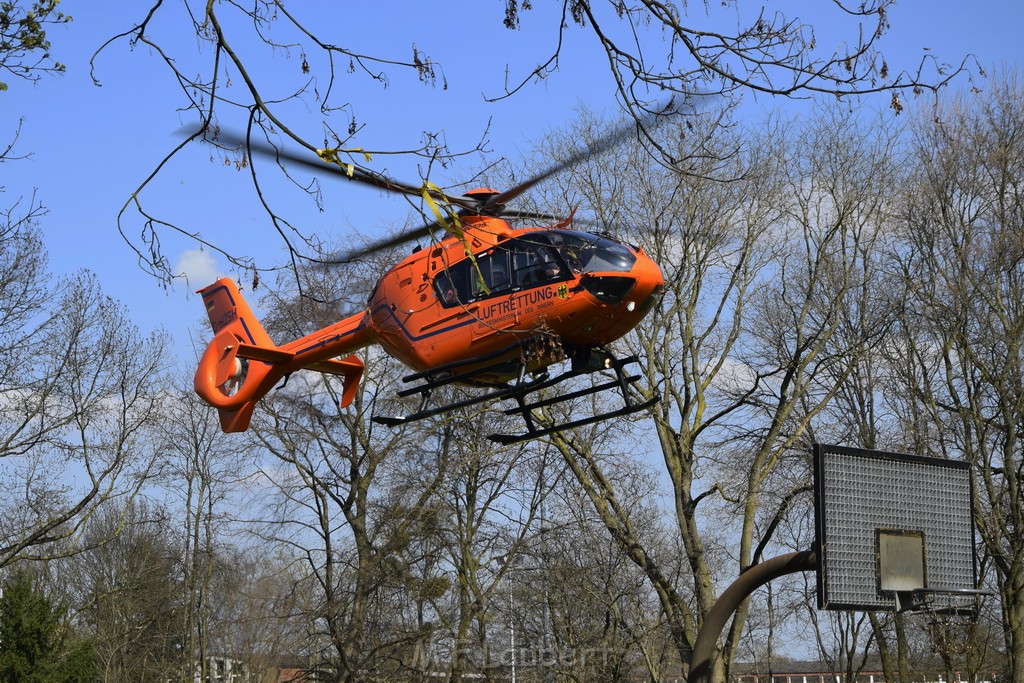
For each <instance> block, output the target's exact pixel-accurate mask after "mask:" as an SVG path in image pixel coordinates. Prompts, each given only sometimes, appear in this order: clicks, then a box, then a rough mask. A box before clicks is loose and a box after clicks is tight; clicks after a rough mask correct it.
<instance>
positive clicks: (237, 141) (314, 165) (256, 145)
mask: <svg viewBox="0 0 1024 683" xmlns="http://www.w3.org/2000/svg"><path fill="white" fill-rule="evenodd" d="M206 142H209V143H211V144H213V143H221V144H224V145H229V146H233V147H240V148H242V149H246V150H248V151H249V152H250V153H251V154H254V155H256V154H258V155H260V156H267V157H273V158H274V159H276V160H283V161H287V162H288V163H292V164H297V165H299V166H305V167H306V168H309V169H312V170H314V171H319V172H324V171H327V172H328V173H331V174H334V175H336V176H340V177H341V178H344V179H345V180H351V181H353V182H356V183H362V184H364V185H369V186H371V187H376V188H377V189H380V190H385V191H387V192H392V193H395V194H404V195H408V196H412V197H422V196H423V193H424V191H426V192H427V194H429V195H430V197H431V198H432V199H434V200H435V201H438V202H441V203H448V204H454V205H455V206H458V207H461V208H463V209H469V210H471V211H477V210H479V208H480V200H479V199H474V198H473V197H466V196H462V195H447V194H445V193H443V192H441V191H440V190H434V189H430V188H424V186H422V185H420V186H416V185H410V184H408V183H403V182H401V181H399V180H395V179H394V178H389V177H388V176H385V175H383V174H381V173H377V172H375V171H369V170H367V169H365V168H362V167H360V166H356V165H355V164H352V165H348V164H338V163H331V162H328V161H326V160H324V159H322V158H320V157H317V158H316V159H314V158H313V157H312V155H311V154H296V153H295V152H291V151H289V150H286V149H283V148H281V147H277V146H275V145H272V144H270V143H269V142H266V141H263V140H247V139H245V138H243V137H241V136H236V135H234V134H232V133H230V132H225V131H221V132H220V133H218V135H217V138H216V140H206Z"/></svg>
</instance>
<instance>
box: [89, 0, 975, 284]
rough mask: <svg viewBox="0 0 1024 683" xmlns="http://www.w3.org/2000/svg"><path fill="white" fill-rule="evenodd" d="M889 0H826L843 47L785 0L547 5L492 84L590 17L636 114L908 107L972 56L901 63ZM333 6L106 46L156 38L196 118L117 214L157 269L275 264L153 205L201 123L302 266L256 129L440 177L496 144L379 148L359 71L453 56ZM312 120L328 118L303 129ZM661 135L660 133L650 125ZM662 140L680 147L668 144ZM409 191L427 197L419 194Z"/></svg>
mask: <svg viewBox="0 0 1024 683" xmlns="http://www.w3.org/2000/svg"><path fill="white" fill-rule="evenodd" d="M892 2H893V0H875V1H874V2H869V3H861V4H859V5H854V4H852V3H846V2H835V3H833V4H830V5H827V10H826V11H825V12H823V13H822V14H821V15H815V20H817V21H822V22H831V23H832V24H833V25H840V26H842V29H841V35H840V36H839V37H838V38H837V39H836V40H835V46H833V45H831V44H827V42H828V41H826V39H824V38H820V37H819V36H817V35H816V32H815V30H814V28H813V23H814V20H812V21H810V22H808V21H805V20H802V19H800V18H798V17H795V16H791V15H785V14H783V13H781V12H778V13H775V14H773V15H769V14H767V13H766V12H765V11H764V10H763V9H762V10H761V11H760V12H756V11H755V12H754V13H753V14H749V13H748V12H747V11H746V8H745V7H744V6H743V5H741V3H735V2H729V3H725V5H724V6H723V7H721V8H719V7H713V6H711V5H706V6H704V10H705V16H703V17H699V18H698V17H696V16H693V15H691V14H690V12H689V8H688V7H686V6H685V5H682V6H680V5H677V4H675V3H662V2H653V1H651V2H641V3H637V4H635V5H632V6H626V5H625V4H623V3H621V2H590V1H584V0H565V1H564V2H563V3H561V12H557V11H556V12H554V13H552V14H551V15H550V16H547V17H545V21H550V22H551V23H552V25H556V22H557V27H558V38H557V40H556V42H555V45H553V46H552V48H551V54H550V56H549V57H547V58H545V59H542V60H541V63H540V64H539V65H537V66H534V67H531V66H526V67H518V66H517V65H510V66H509V67H508V69H507V71H511V72H515V71H516V70H517V69H518V70H520V71H521V73H524V74H525V76H524V77H523V78H522V80H521V81H519V82H516V83H510V82H506V83H505V85H504V88H503V89H501V87H500V86H497V87H495V88H494V90H495V91H498V92H499V93H500V94H498V95H497V97H496V98H495V99H500V98H502V97H509V96H512V95H513V94H514V93H515V92H517V91H518V90H520V88H522V86H523V85H524V84H525V83H526V82H529V81H531V80H534V79H542V78H548V77H551V76H552V74H553V72H554V71H555V70H556V67H557V65H558V60H559V55H560V52H561V50H562V49H563V45H564V43H565V42H566V41H568V40H569V39H570V38H571V37H575V34H573V33H572V31H573V29H577V30H578V31H579V33H580V34H582V35H581V39H587V40H595V39H596V43H597V46H596V47H595V48H594V52H595V54H596V55H601V56H603V57H604V58H605V60H606V63H607V65H608V68H609V77H610V80H611V81H612V82H613V83H614V84H615V87H616V88H617V90H618V93H619V95H620V100H621V103H622V104H623V105H624V107H625V108H626V109H627V110H628V111H630V112H631V113H632V114H633V115H634V116H636V117H637V120H638V121H643V120H645V118H644V116H645V114H646V113H647V112H649V111H651V110H655V109H657V108H660V107H661V106H662V105H664V101H663V98H664V95H665V93H666V92H668V93H675V94H679V95H682V96H686V97H688V96H690V95H693V94H695V93H706V92H718V93H726V94H731V93H736V94H742V93H743V92H753V93H763V94H765V95H779V96H788V97H800V96H811V95H816V94H819V93H826V94H828V95H831V96H846V95H856V94H866V93H877V92H883V91H884V92H890V93H891V94H892V101H891V103H892V107H893V109H895V110H896V111H897V112H899V111H900V110H901V109H902V108H903V104H902V103H901V99H900V96H901V95H900V94H901V93H902V92H904V91H912V92H914V93H918V92H922V91H924V90H936V89H937V88H939V87H941V86H942V85H944V84H945V83H947V82H948V81H949V80H950V79H952V78H954V77H955V76H956V75H958V74H959V73H961V72H962V71H964V70H965V68H966V60H965V61H962V62H959V63H956V64H953V65H948V64H941V63H937V62H936V60H934V59H933V58H932V57H931V55H930V53H923V54H922V58H921V61H920V63H919V64H916V65H913V66H909V67H903V66H900V67H898V68H893V69H890V67H889V65H888V63H887V62H886V60H885V58H884V57H883V56H882V55H881V54H879V53H878V51H877V49H876V46H877V43H878V41H879V39H880V37H881V36H882V35H884V34H885V33H886V32H887V31H888V30H889V19H888V16H889V13H888V10H889V7H890V6H891V4H892ZM531 7H532V6H531V5H530V3H526V2H519V0H508V2H506V11H505V17H504V25H505V26H507V27H509V28H517V27H520V26H523V27H524V28H523V29H522V32H523V34H524V40H533V37H534V33H533V31H532V30H529V29H528V28H525V27H526V26H527V24H528V22H526V21H525V20H524V19H523V18H522V17H523V14H524V13H523V12H522V10H526V9H530V8H531ZM330 9H332V8H329V7H328V6H326V5H319V6H318V5H301V4H295V3H289V2H285V1H284V0H258V1H257V2H254V3H251V4H249V5H244V6H243V5H239V4H237V3H228V2H206V3H196V2H194V1H189V0H177V1H176V2H157V3H153V4H151V6H150V7H149V8H148V9H147V10H146V11H145V13H144V14H143V15H141V17H140V19H139V20H138V21H137V22H136V23H135V24H134V25H132V26H131V27H129V28H128V29H127V30H125V31H124V32H122V33H120V34H118V35H116V36H114V37H113V38H111V39H110V41H108V42H107V43H106V44H105V45H104V46H103V47H102V48H101V50H100V51H102V50H104V49H109V47H110V46H111V45H113V44H115V43H118V42H122V41H124V42H127V43H128V44H130V45H145V46H147V47H148V48H150V50H151V51H152V53H153V54H154V55H155V56H156V58H157V59H159V60H161V61H162V62H163V63H164V64H165V65H166V66H167V69H168V70H169V73H170V75H171V77H172V78H173V79H174V81H175V82H176V83H177V84H178V85H179V87H180V88H181V95H182V104H181V106H180V110H181V111H184V112H186V115H187V116H188V118H189V119H190V120H192V121H195V122H196V124H197V125H196V127H195V132H194V134H192V135H190V136H188V138H187V139H186V140H184V141H182V143H181V144H180V145H179V146H177V147H175V148H174V149H173V150H172V151H171V152H170V153H169V154H168V155H167V156H166V157H165V158H164V159H163V160H162V161H160V162H159V163H158V164H157V166H156V168H154V170H153V172H152V173H151V174H150V175H149V176H148V177H147V178H146V179H145V180H144V181H143V182H142V184H141V185H140V186H139V187H137V188H135V190H134V191H133V192H132V194H131V197H130V198H129V200H128V201H127V202H126V204H125V206H124V207H123V209H122V211H121V213H120V215H119V227H120V230H121V233H122V235H123V236H124V238H125V239H126V241H127V242H128V243H129V244H130V245H131V246H132V247H133V248H134V249H135V250H136V252H137V254H138V258H139V262H140V264H141V265H142V267H143V268H144V269H146V270H147V271H149V272H151V273H152V274H154V275H155V276H156V277H158V278H160V279H162V280H165V281H170V279H171V278H172V277H173V276H174V275H175V273H174V272H173V265H172V264H171V263H169V262H168V260H167V258H166V255H165V253H164V252H165V249H166V248H167V247H166V244H168V243H170V242H171V240H177V239H184V240H186V241H190V242H193V243H197V244H199V245H201V246H202V247H203V248H205V249H209V250H213V251H216V252H219V253H220V254H221V255H222V256H223V257H224V258H226V259H227V260H228V261H229V262H230V263H232V264H233V265H234V266H235V267H236V268H238V269H239V271H242V272H248V273H250V275H252V276H254V277H257V275H256V274H257V273H264V272H265V271H266V270H270V269H272V268H274V267H277V266H276V264H268V263H266V262H263V261H262V260H260V259H259V258H257V257H256V256H255V255H253V254H251V253H247V252H246V251H245V250H243V249H242V248H240V247H239V246H238V245H237V244H234V243H232V242H230V241H229V240H225V239H223V238H222V237H221V236H219V235H216V234H214V233H212V232H207V233H200V232H197V231H195V230H193V229H190V228H187V227H185V226H184V225H181V224H179V223H176V222H175V221H176V220H177V219H175V218H174V217H170V216H160V215H156V214H154V213H152V212H151V211H150V210H149V209H147V206H146V195H147V192H146V191H147V190H150V189H151V186H153V183H154V181H155V180H156V179H157V177H159V176H160V175H161V172H162V169H163V167H164V166H166V165H167V163H168V162H169V161H170V160H171V159H172V158H173V157H174V156H175V155H176V154H177V153H178V152H179V151H180V150H181V149H182V147H183V146H184V145H185V144H188V142H189V141H190V140H192V139H195V138H198V137H200V136H205V137H206V138H207V139H208V140H211V141H213V142H214V144H218V143H217V141H218V140H220V141H221V142H220V144H221V145H222V146H223V147H224V148H225V150H226V152H227V153H226V154H225V155H224V158H225V160H227V161H228V162H229V163H230V162H231V161H234V162H235V164H237V167H238V168H240V169H245V170H248V171H249V172H250V173H251V176H252V182H253V187H254V190H255V193H256V196H257V201H258V202H259V204H260V205H261V206H262V208H263V210H264V211H265V212H266V214H267V218H268V221H269V223H270V225H271V227H272V229H273V230H275V231H276V232H277V233H278V234H279V236H280V239H281V241H282V242H283V243H284V245H285V246H286V248H287V251H288V261H289V263H288V266H290V267H292V268H296V267H297V266H298V265H300V264H302V263H304V262H307V261H309V260H316V259H318V258H320V255H319V254H318V253H317V248H318V246H319V242H320V241H321V240H322V235H320V236H318V235H317V234H315V232H312V231H308V230H304V229H302V228H301V227H300V226H299V225H297V224H296V222H294V219H293V218H292V219H290V218H289V216H288V215H287V214H286V213H285V212H284V211H283V210H279V209H277V208H275V206H274V205H273V204H272V202H271V200H270V199H269V197H268V194H265V193H264V188H265V187H267V186H268V185H269V184H270V182H271V181H270V177H269V176H267V175H266V174H262V173H261V174H257V172H256V167H255V166H254V165H253V164H252V163H251V159H250V158H249V156H248V151H249V150H250V149H251V144H252V143H256V144H257V145H259V146H261V147H264V148H265V147H266V146H267V145H268V144H269V145H270V146H271V147H272V148H273V147H274V146H279V145H281V144H282V141H283V142H286V143H288V144H292V145H294V146H298V147H302V148H305V149H306V150H308V153H309V158H310V159H314V158H315V156H314V155H320V157H321V158H322V159H323V160H324V161H325V162H326V163H328V164H337V165H338V166H339V167H340V169H343V170H345V171H347V172H348V174H349V175H350V176H351V175H352V173H353V172H354V171H355V170H357V169H358V171H359V173H360V175H365V177H368V178H378V179H379V177H380V176H379V171H380V168H379V165H377V166H376V167H375V164H374V162H373V161H372V159H378V160H379V159H382V158H391V159H393V158H394V155H396V154H397V155H400V156H401V157H405V158H412V159H416V160H417V162H418V163H420V164H421V165H422V167H421V168H420V174H421V175H422V176H423V178H429V177H430V174H431V173H432V172H433V171H435V170H436V169H437V168H438V167H440V166H443V165H445V164H447V163H448V162H449V161H451V160H452V159H453V158H455V157H458V156H460V155H463V154H467V153H473V152H479V151H481V150H483V149H484V147H485V141H486V135H487V131H486V126H485V124H484V122H483V121H481V125H480V135H481V140H480V142H479V143H478V144H476V145H475V146H471V148H470V149H466V150H452V149H449V148H448V147H447V145H446V143H445V137H444V135H443V132H442V131H424V132H423V133H422V137H421V138H420V140H421V142H420V144H414V145H412V146H411V147H408V146H407V147H406V148H400V149H394V148H389V147H384V148H381V145H380V144H379V143H377V144H375V143H373V142H371V141H369V140H368V136H367V135H366V131H364V130H363V128H364V125H365V123H366V121H365V120H364V118H363V117H362V116H361V115H360V113H359V112H360V104H361V103H359V102H355V101H351V100H350V99H349V91H348V90H347V88H346V85H347V84H348V83H349V82H351V80H350V79H356V78H358V79H367V80H370V81H373V82H376V83H379V84H380V86H381V87H382V88H383V87H386V86H387V85H388V84H389V82H390V81H391V80H392V79H393V78H397V77H399V76H401V75H404V74H409V75H414V76H415V77H416V78H418V79H419V81H421V82H422V83H424V84H425V85H427V86H429V87H437V88H440V89H441V90H442V91H443V90H446V89H447V86H448V79H447V76H446V74H445V71H444V69H443V67H442V66H441V65H440V64H438V63H437V62H436V61H434V60H433V59H432V58H431V57H430V56H429V55H427V54H425V53H424V52H423V51H421V49H419V48H418V47H417V46H416V45H411V46H408V47H405V48H397V49H398V52H397V53H396V52H395V50H396V48H394V47H393V46H384V47H381V49H380V53H379V54H372V55H371V54H367V53H365V52H360V51H358V50H356V49H352V48H347V47H344V46H343V44H342V43H339V42H338V41H337V38H336V37H335V36H331V35H328V34H327V32H326V31H325V30H322V29H321V28H320V25H321V24H325V23H326V24H327V25H335V22H332V21H326V22H325V21H324V20H323V19H324V16H325V15H326V13H328V12H329V10H330ZM829 13H831V14H833V15H834V16H828V14H829ZM392 19H393V18H392ZM690 19H692V21H689V20H690ZM499 21H500V17H495V21H494V29H493V30H495V31H500V30H502V29H501V27H500V26H499ZM480 30H486V28H484V29H480ZM536 30H540V29H536ZM181 35H189V36H195V40H190V41H187V42H186V43H185V45H187V47H183V46H182V44H181V43H178V42H176V40H175V37H179V36H181ZM275 56H276V57H277V58H278V59H284V60H291V64H290V65H293V68H292V69H291V71H290V72H285V73H286V75H285V76H284V77H282V76H281V75H280V73H279V72H276V71H274V72H270V71H268V70H267V69H266V68H265V67H264V65H263V63H262V62H261V60H265V59H267V58H268V57H270V58H273V57H275ZM500 79H501V74H498V73H496V74H495V84H497V83H498V82H499V81H500ZM296 104H300V105H302V106H299V107H296V106H294V105H296ZM309 113H312V116H310V115H309ZM221 126H226V127H227V128H228V129H231V130H242V129H244V130H245V133H244V135H242V136H239V135H237V134H231V135H228V136H225V135H223V134H222V133H223V131H222V129H221ZM310 127H312V128H313V129H315V130H317V132H316V133H315V134H309V133H307V132H305V131H306V130H309V128H310ZM648 138H649V140H650V141H652V142H654V141H656V140H657V138H656V137H655V136H652V135H649V136H648ZM662 151H663V152H664V153H665V156H666V158H668V159H669V160H670V161H671V160H672V153H671V151H670V150H668V149H667V148H663V149H662ZM286 176H287V173H286ZM287 177H288V179H289V180H288V181H286V182H289V181H290V182H294V183H295V184H296V185H298V186H300V187H301V188H302V189H304V190H305V191H308V192H309V193H310V194H311V195H313V197H314V199H315V200H317V201H319V200H320V195H319V185H318V184H317V183H316V182H315V181H314V182H313V183H312V184H304V182H302V181H298V180H296V179H293V178H291V177H290V176H287ZM385 184H386V183H380V184H379V186H384V185H385ZM410 203H411V204H413V206H417V204H416V203H415V202H414V201H413V200H412V199H410ZM296 275H297V273H296ZM296 279H297V280H299V278H296Z"/></svg>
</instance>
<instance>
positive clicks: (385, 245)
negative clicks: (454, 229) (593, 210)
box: [325, 209, 562, 264]
mask: <svg viewBox="0 0 1024 683" xmlns="http://www.w3.org/2000/svg"><path fill="white" fill-rule="evenodd" d="M469 213H473V214H475V213H477V212H476V211H460V212H459V214H458V215H459V216H460V217H461V216H465V215H467V214H469ZM501 217H502V218H523V219H530V220H541V221H558V220H562V219H561V217H559V216H553V215H551V214H547V213H537V212H534V211H516V210H515V209H512V210H508V211H503V212H502V214H501ZM437 233H446V231H445V228H444V226H443V225H441V224H440V223H436V222H434V223H427V224H426V225H421V226H420V227H418V228H415V229H413V230H409V231H407V232H403V233H400V234H398V235H395V236H394V237H387V238H385V239H382V240H378V241H376V242H371V243H370V244H368V245H367V246H365V247H360V248H358V249H355V250H353V251H348V252H344V253H342V254H338V255H336V256H333V257H331V258H330V259H326V261H325V262H326V263H330V264H344V263H351V262H353V261H355V260H357V259H360V258H364V257H366V256H370V255H371V254H376V253H377V252H378V251H384V250H385V249H391V248H392V247H397V246H398V245H400V244H404V243H405V242H414V241H416V240H419V239H423V238H424V237H433V236H434V235H436V234H437ZM445 236H446V235H444V234H443V235H442V236H441V239H444V237H445Z"/></svg>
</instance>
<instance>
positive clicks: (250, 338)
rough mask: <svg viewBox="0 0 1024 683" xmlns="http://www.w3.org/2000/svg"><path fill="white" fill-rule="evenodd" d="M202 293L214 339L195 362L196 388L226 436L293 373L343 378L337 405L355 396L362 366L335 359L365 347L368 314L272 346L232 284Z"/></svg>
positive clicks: (240, 426)
mask: <svg viewBox="0 0 1024 683" xmlns="http://www.w3.org/2000/svg"><path fill="white" fill-rule="evenodd" d="M200 293H201V294H202V297H203V302H204V303H205V304H206V309H207V313H208V314H209V318H210V324H211V326H212V327H213V331H214V337H213V340H212V341H211V342H210V344H209V346H207V348H206V351H205V352H204V353H203V355H202V358H200V360H199V366H198V367H197V368H196V375H195V381H194V388H195V391H196V393H197V394H198V395H199V396H200V397H201V398H202V399H203V400H204V401H206V402H207V403H209V404H210V405H211V406H213V407H214V408H216V409H217V411H218V413H219V414H220V422H221V428H222V429H223V430H224V431H225V432H241V431H245V430H246V429H247V428H248V427H249V422H250V419H251V417H252V412H253V409H254V408H255V406H256V403H257V402H258V401H259V400H260V399H261V398H262V397H263V396H265V395H266V394H267V392H269V391H270V390H271V389H272V388H273V387H274V386H275V385H276V384H277V383H278V382H279V381H280V380H281V379H282V378H284V377H285V376H287V375H289V374H291V373H292V372H294V371H296V370H300V369H311V370H316V371H318V372H323V373H327V374H332V375H338V376H341V377H343V378H344V381H343V389H342V396H341V400H340V405H341V407H345V406H347V405H348V404H350V403H351V402H352V400H353V399H354V398H355V392H356V389H357V388H358V386H359V380H360V379H361V377H362V374H363V362H362V361H361V360H360V359H359V358H358V357H356V356H354V355H349V356H348V357H347V358H344V359H336V358H335V357H336V356H341V355H344V354H350V353H351V352H352V351H354V350H356V349H357V348H360V347H362V346H365V345H366V344H367V343H369V341H370V340H371V337H370V331H369V329H368V327H367V323H368V316H366V315H365V314H360V315H355V316H351V317H349V318H346V319H344V320H341V321H339V322H337V323H335V324H334V325H331V326H329V327H327V328H325V329H323V330H320V331H318V332H315V333H313V334H311V335H308V336H306V337H302V338H301V339H297V340H295V341H293V342H290V343H288V344H285V345H284V346H276V345H275V344H274V343H273V342H272V341H271V339H270V336H269V335H267V333H266V331H265V330H264V329H263V326H262V325H261V324H260V323H259V320H258V319H257V318H256V316H255V314H253V312H252V309H250V308H249V305H248V304H247V303H246V302H245V300H244V299H243V298H242V295H241V293H240V292H239V290H238V287H237V286H236V285H235V283H234V282H233V281H232V280H230V279H229V278H222V279H220V280H218V281H217V282H215V283H213V284H212V285H210V286H209V287H207V288H205V289H203V290H200Z"/></svg>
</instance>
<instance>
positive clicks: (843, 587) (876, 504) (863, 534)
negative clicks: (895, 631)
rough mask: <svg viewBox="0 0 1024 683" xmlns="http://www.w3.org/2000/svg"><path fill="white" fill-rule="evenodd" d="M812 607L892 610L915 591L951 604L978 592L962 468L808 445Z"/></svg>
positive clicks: (967, 477) (966, 473)
mask: <svg viewBox="0 0 1024 683" xmlns="http://www.w3.org/2000/svg"><path fill="white" fill-rule="evenodd" d="M814 489H815V514H816V525H817V546H818V548H817V550H818V607H819V608H821V609H838V610H863V611H870V610H896V609H897V604H898V603H897V600H898V599H899V597H901V596H903V595H905V594H906V593H907V592H912V591H914V590H917V589H926V590H933V591H939V592H942V591H947V592H948V594H941V593H938V594H936V595H937V596H938V597H939V599H940V600H943V601H945V603H946V604H947V605H948V606H950V607H956V606H959V605H960V604H961V603H962V602H963V601H965V600H973V598H965V597H964V596H963V595H959V596H958V595H957V594H956V593H955V591H968V590H972V589H975V588H976V587H977V563H976V559H975V554H974V518H973V516H972V514H971V509H972V501H971V496H972V493H971V491H972V489H971V470H970V467H969V465H968V464H967V463H963V462H955V461H951V460H938V459H935V458H921V457H916V456H910V455H901V454H898V453H887V452H883V451H869V450H863V449H857V448H844V447H842V446H824V445H820V444H816V445H815V446H814Z"/></svg>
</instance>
